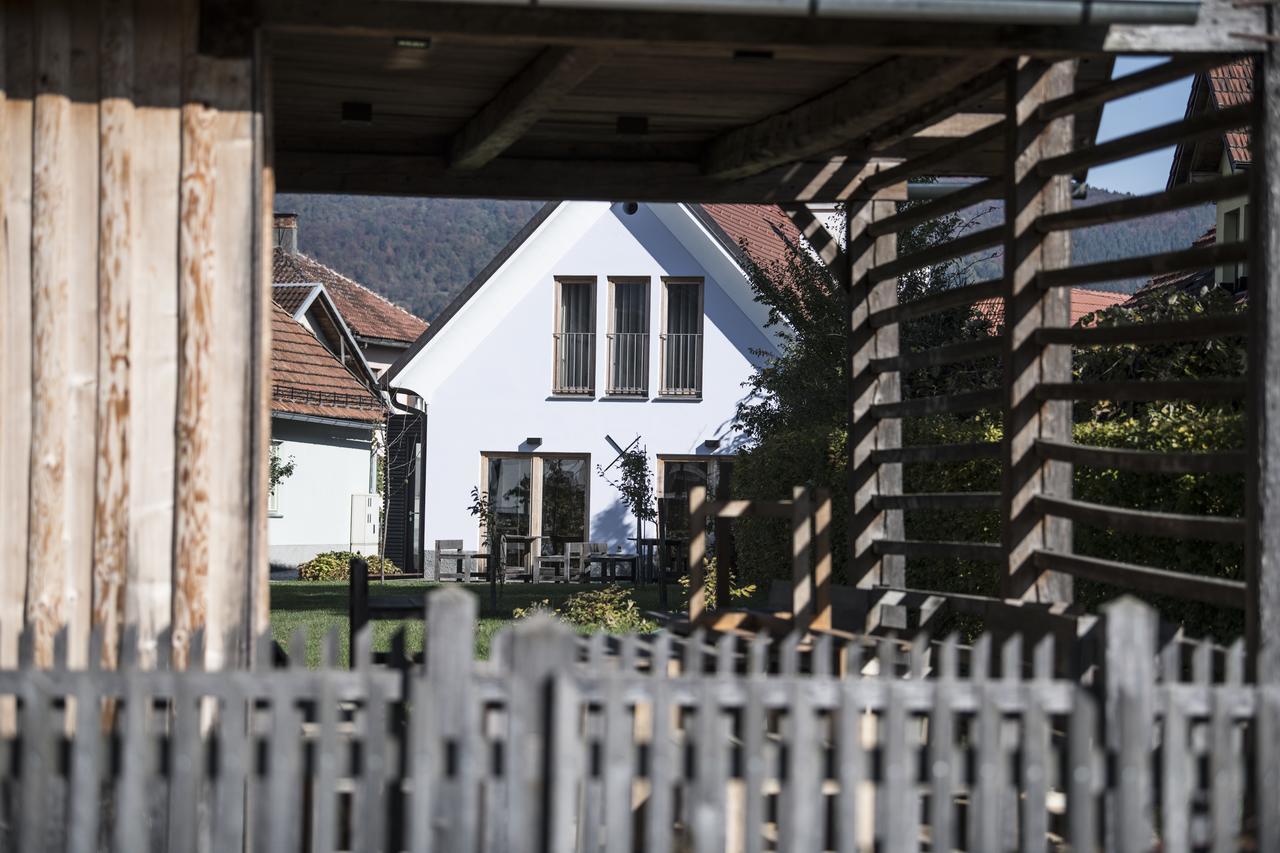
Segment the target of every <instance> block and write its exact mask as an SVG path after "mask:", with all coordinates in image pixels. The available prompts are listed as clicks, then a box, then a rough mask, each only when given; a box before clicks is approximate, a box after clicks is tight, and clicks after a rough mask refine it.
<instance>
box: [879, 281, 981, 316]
mask: <svg viewBox="0 0 1280 853" xmlns="http://www.w3.org/2000/svg"><path fill="white" fill-rule="evenodd" d="M1003 296H1004V282H1003V281H1002V280H1000V279H991V280H989V281H979V282H974V283H973V284H966V285H963V286H961V287H951V288H948V289H946V290H943V291H942V292H940V293H931V294H929V295H928V296H922V297H920V298H919V299H913V300H911V301H910V302H903V303H901V304H896V305H895V304H890V305H887V306H885V307H884V308H883V309H881V310H879V311H876V312H874V313H873V314H872V315H871V318H870V319H871V325H872V326H873V327H874V328H879V327H881V326H886V325H888V324H890V323H903V322H906V321H907V320H914V319H916V318H917V317H927V316H929V315H930V314H936V313H938V312H939V311H945V310H947V309H948V308H957V307H960V306H963V305H972V304H974V303H975V302H981V301H983V300H986V299H1000V298H1002V297H1003Z"/></svg>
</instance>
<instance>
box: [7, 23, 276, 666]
mask: <svg viewBox="0 0 1280 853" xmlns="http://www.w3.org/2000/svg"><path fill="white" fill-rule="evenodd" d="M197 12H198V7H197V4H196V3H195V2H194V0H184V2H181V3H166V2H160V0H98V2H94V0H41V2H39V3H35V2H30V0H27V2H17V3H9V4H6V5H5V6H4V7H3V9H2V10H0V33H2V34H3V36H2V38H3V51H2V53H3V58H4V59H3V63H2V67H0V75H3V76H2V77H0V81H2V83H3V86H2V87H0V88H3V92H0V109H2V110H3V113H2V114H3V123H2V124H0V135H2V136H3V139H0V218H2V221H3V232H2V233H3V235H4V236H3V241H2V242H0V283H2V286H3V293H2V298H0V310H2V311H3V318H2V319H0V323H3V325H2V326H0V330H2V335H3V337H2V338H0V349H2V350H3V351H4V353H5V357H4V361H3V365H4V366H3V374H0V375H2V376H3V386H2V387H3V389H4V392H5V398H6V405H5V406H4V407H3V410H2V411H0V419H2V420H0V430H2V434H3V435H4V436H5V441H4V442H3V443H0V446H2V448H3V449H2V450H0V543H2V544H0V548H3V553H2V555H0V558H2V559H3V561H4V562H3V564H4V566H5V571H4V573H3V580H0V664H6V665H11V664H12V663H14V662H15V660H16V654H17V643H16V638H17V634H18V631H19V630H20V629H21V628H23V627H24V626H25V627H26V628H28V629H29V630H30V632H31V636H32V638H33V642H34V654H35V659H36V661H37V662H38V663H40V664H42V665H47V664H49V663H50V662H51V660H52V656H53V654H54V637H55V635H56V634H57V633H58V632H59V631H61V630H63V629H64V628H65V629H66V632H67V640H68V656H69V660H70V662H71V664H72V665H74V666H82V665H85V664H86V663H88V661H87V657H88V654H89V632H90V629H91V628H92V627H100V628H101V629H102V632H103V637H104V642H103V645H102V653H101V663H102V664H104V665H106V666H114V665H115V663H116V660H117V654H118V647H119V639H120V637H121V635H122V631H123V629H124V627H125V626H132V627H135V628H136V630H137V633H138V636H139V639H140V644H139V648H140V654H141V656H142V659H143V663H144V664H150V663H154V661H155V660H156V658H157V656H158V650H157V649H156V643H157V641H158V638H159V637H160V636H161V635H162V633H163V632H164V631H165V630H166V629H168V628H172V632H171V636H172V638H173V648H172V654H173V659H174V661H175V663H176V664H178V665H180V666H181V665H185V664H186V662H187V660H186V658H187V655H186V650H187V644H188V642H189V640H190V637H191V635H192V633H193V632H194V631H196V630H199V629H204V630H205V631H206V633H207V636H208V638H209V640H208V642H207V644H206V653H205V660H204V661H202V663H203V664H205V665H207V666H211V667H218V666H222V665H239V664H247V663H248V662H249V657H250V646H251V643H250V641H249V640H250V637H251V636H254V631H255V628H256V629H258V630H260V629H261V628H262V627H263V625H264V624H265V606H266V605H265V600H264V599H265V572H266V559H265V548H264V547H263V540H264V537H263V535H262V531H263V530H264V529H265V512H264V507H265V503H264V501H263V495H264V494H265V456H264V455H263V453H262V451H263V448H264V446H265V443H266V435H267V433H266V429H267V415H266V408H265V401H266V392H265V387H266V384H267V383H266V376H267V374H266V373H265V371H266V369H267V366H266V365H267V358H266V354H267V353H268V351H269V350H268V346H269V342H268V341H267V338H266V335H267V331H266V330H267V329H268V328H269V326H267V325H266V324H265V323H264V322H263V317H264V316H265V310H266V303H265V298H264V295H265V294H266V293H267V292H268V290H267V288H268V281H267V272H266V271H267V270H268V269H269V265H268V264H266V263H265V259H266V256H265V252H264V247H263V242H264V241H263V240H262V234H263V233H264V230H263V229H264V227H265V225H266V224H268V223H267V220H266V217H267V216H268V215H269V211H268V210H267V205H269V201H270V193H269V192H268V191H266V190H264V187H266V186H269V183H268V181H266V180H264V178H263V177H262V175H263V171H264V169H265V168H266V158H265V154H264V148H263V134H264V124H265V123H264V121H263V120H262V114H261V106H260V104H259V96H258V94H257V92H258V89H257V84H258V83H259V82H260V81H258V80H256V79H255V76H254V75H255V68H256V65H255V61H254V58H253V56H252V55H246V56H242V57H232V58H211V57H207V56H203V55H201V54H200V53H199V52H198V50H197V39H198V36H199V33H198V24H197V20H198V15H197ZM224 640H225V642H224ZM159 656H160V657H167V656H168V655H167V654H166V653H159Z"/></svg>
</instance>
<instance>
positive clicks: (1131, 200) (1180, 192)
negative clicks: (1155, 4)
mask: <svg viewBox="0 0 1280 853" xmlns="http://www.w3.org/2000/svg"><path fill="white" fill-rule="evenodd" d="M1156 67H1157V68H1159V67H1160V66H1156ZM1249 177H1250V176H1249V175H1248V174H1247V173H1243V172H1242V173H1240V174H1237V175H1229V176H1227V177H1225V178H1218V179H1216V180H1212V181H1196V182H1195V183H1191V184H1184V185H1182V186H1180V187H1174V188H1173V189H1171V190H1167V191H1165V192H1158V193H1152V194H1151V195H1139V196H1127V197H1125V198H1119V199H1116V200H1115V201H1108V202H1103V203H1102V204H1089V205H1081V206H1080V207H1075V208H1072V209H1071V210H1061V211H1058V212H1057V213H1050V214H1046V215H1045V216H1041V217H1040V218H1039V219H1037V220H1036V228H1037V229H1039V230H1040V231H1042V232H1045V233H1048V232H1050V231H1065V230H1069V229H1073V228H1088V227H1089V226H1092V225H1105V224H1108V223H1112V222H1123V221H1125V220H1129V219H1138V218H1141V217H1144V216H1151V215H1153V214H1156V213H1166V212H1168V211H1171V210H1178V209H1180V208H1183V207H1191V206H1193V205H1198V204H1205V203H1206V202H1212V201H1223V200H1225V199H1229V198H1236V197H1238V196H1243V195H1246V194H1247V193H1248V192H1249Z"/></svg>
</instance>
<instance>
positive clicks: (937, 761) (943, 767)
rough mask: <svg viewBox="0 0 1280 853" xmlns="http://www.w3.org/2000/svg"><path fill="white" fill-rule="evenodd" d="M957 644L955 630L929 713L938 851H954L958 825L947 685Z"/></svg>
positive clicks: (932, 828) (933, 844)
mask: <svg viewBox="0 0 1280 853" xmlns="http://www.w3.org/2000/svg"><path fill="white" fill-rule="evenodd" d="M957 645H958V641H957V639H956V636H955V635H954V634H952V635H951V636H949V637H947V639H946V640H945V641H944V642H943V645H942V650H941V658H940V662H939V664H940V665H939V668H938V680H937V682H936V684H935V686H934V690H933V710H932V712H931V713H930V715H929V742H928V752H929V765H928V767H929V782H930V787H929V832H930V845H929V849H930V850H933V851H938V853H951V850H952V848H953V847H954V845H953V843H952V842H953V839H954V837H955V829H956V826H955V804H954V802H953V801H952V797H953V793H954V787H955V778H956V770H957V765H958V764H959V762H958V761H957V759H958V757H959V753H958V751H957V747H956V736H955V718H954V715H953V713H952V710H951V693H950V691H949V690H948V686H949V685H951V684H953V683H955V679H956V674H957V666H958V664H959V660H958V657H957V655H958V650H957Z"/></svg>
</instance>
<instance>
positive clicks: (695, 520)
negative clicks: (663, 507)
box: [689, 486, 721, 624]
mask: <svg viewBox="0 0 1280 853" xmlns="http://www.w3.org/2000/svg"><path fill="white" fill-rule="evenodd" d="M706 556H707V487H706V486H694V487H693V488H691V489H690V490H689V622H690V623H691V624H692V623H696V622H697V621H698V620H700V619H701V618H702V617H703V616H704V615H705V614H706V611H707V586H706V567H705V566H704V565H703V560H704V559H705V558H706ZM716 595H717V597H718V596H719V595H721V593H720V592H718V591H717V593H716ZM712 604H718V602H712Z"/></svg>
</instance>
